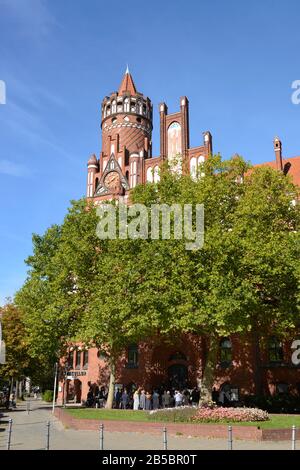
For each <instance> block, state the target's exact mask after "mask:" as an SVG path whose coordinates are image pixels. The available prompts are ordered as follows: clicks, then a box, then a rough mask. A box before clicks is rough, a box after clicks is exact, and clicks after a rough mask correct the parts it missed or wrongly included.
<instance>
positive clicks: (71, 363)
mask: <svg viewBox="0 0 300 470" xmlns="http://www.w3.org/2000/svg"><path fill="white" fill-rule="evenodd" d="M68 366H69V368H70V369H73V368H74V351H70V352H69V356H68Z"/></svg>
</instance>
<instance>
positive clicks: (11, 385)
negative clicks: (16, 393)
mask: <svg viewBox="0 0 300 470" xmlns="http://www.w3.org/2000/svg"><path fill="white" fill-rule="evenodd" d="M13 389H14V378H13V377H12V378H11V379H10V394H12V393H13Z"/></svg>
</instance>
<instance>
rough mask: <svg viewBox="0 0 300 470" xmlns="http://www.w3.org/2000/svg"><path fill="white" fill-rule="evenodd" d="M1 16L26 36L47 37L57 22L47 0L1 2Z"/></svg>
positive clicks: (9, 0)
mask: <svg viewBox="0 0 300 470" xmlns="http://www.w3.org/2000/svg"><path fill="white" fill-rule="evenodd" d="M0 7H1V15H4V14H5V16H6V20H7V21H8V22H12V23H13V24H14V25H15V27H17V31H18V33H21V34H26V36H34V37H36V36H44V35H47V34H48V33H49V32H50V30H51V29H52V27H53V26H55V25H57V24H58V23H57V21H56V20H55V18H54V16H53V15H52V13H51V11H50V10H49V7H48V2H47V1H46V0H0Z"/></svg>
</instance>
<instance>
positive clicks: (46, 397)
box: [42, 390, 53, 403]
mask: <svg viewBox="0 0 300 470" xmlns="http://www.w3.org/2000/svg"><path fill="white" fill-rule="evenodd" d="M42 397H43V400H44V401H46V402H48V403H50V402H51V401H52V400H53V390H45V391H44V393H43V395H42Z"/></svg>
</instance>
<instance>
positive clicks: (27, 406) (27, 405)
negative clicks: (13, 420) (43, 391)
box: [26, 401, 30, 415]
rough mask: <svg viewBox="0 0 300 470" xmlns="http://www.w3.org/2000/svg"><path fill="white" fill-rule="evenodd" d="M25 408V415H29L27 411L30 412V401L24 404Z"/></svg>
mask: <svg viewBox="0 0 300 470" xmlns="http://www.w3.org/2000/svg"><path fill="white" fill-rule="evenodd" d="M26 408H27V414H28V415H29V411H30V401H27V402H26Z"/></svg>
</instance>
